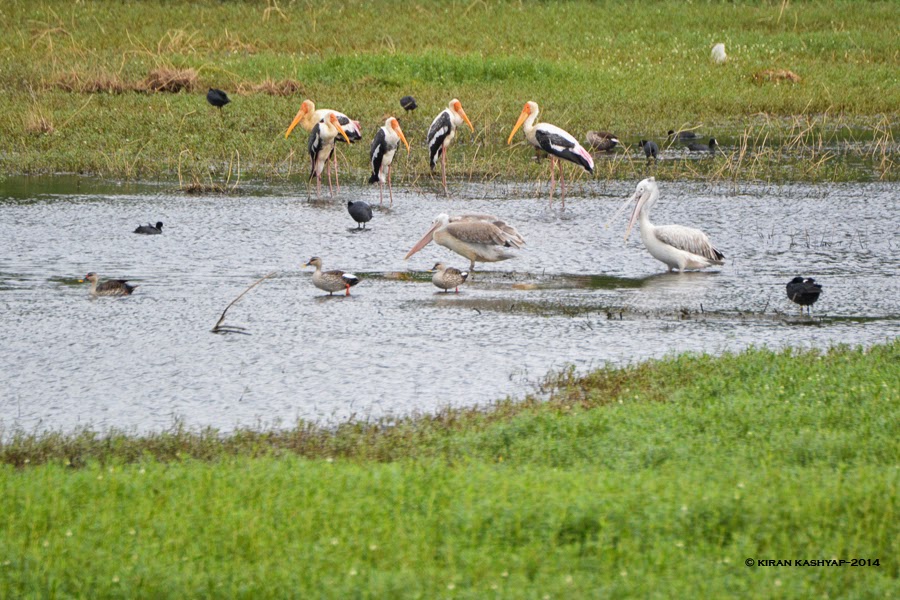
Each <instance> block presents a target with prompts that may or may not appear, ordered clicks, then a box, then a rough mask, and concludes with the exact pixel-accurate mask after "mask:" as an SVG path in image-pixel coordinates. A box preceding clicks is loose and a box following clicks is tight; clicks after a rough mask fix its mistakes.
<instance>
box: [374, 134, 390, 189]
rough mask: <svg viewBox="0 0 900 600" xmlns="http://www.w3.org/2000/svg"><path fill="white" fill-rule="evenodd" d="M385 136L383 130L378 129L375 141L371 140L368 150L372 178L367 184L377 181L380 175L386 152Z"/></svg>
mask: <svg viewBox="0 0 900 600" xmlns="http://www.w3.org/2000/svg"><path fill="white" fill-rule="evenodd" d="M387 150H388V147H387V136H386V135H385V133H384V129H381V128H380V127H379V128H378V133H376V134H375V139H374V140H372V147H371V148H370V149H369V163H370V164H371V165H372V176H371V177H369V183H376V182H377V181H378V174H379V173H381V162H382V161H383V160H384V155H385V153H386V152H387Z"/></svg>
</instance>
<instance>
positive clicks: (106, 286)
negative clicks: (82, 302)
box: [79, 271, 138, 297]
mask: <svg viewBox="0 0 900 600" xmlns="http://www.w3.org/2000/svg"><path fill="white" fill-rule="evenodd" d="M85 281H90V282H91V291H90V294H91V296H92V297H96V296H130V295H131V292H133V291H134V289H135V288H136V287H138V286H136V285H131V284H130V283H128V280H127V279H109V280H107V281H104V282H103V283H100V276H99V275H97V274H96V273H94V272H93V271H91V272H90V273H88V274H87V275H85V276H84V279H80V280H79V282H80V283H84V282H85Z"/></svg>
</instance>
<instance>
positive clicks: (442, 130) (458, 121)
mask: <svg viewBox="0 0 900 600" xmlns="http://www.w3.org/2000/svg"><path fill="white" fill-rule="evenodd" d="M463 123H465V124H466V125H468V126H469V129H471V130H472V133H475V127H474V126H473V125H472V122H471V121H469V117H468V116H466V111H464V110H463V107H462V104H460V102H459V100H457V99H456V98H454V99H453V100H451V101H450V103H449V104H448V105H447V108H445V109H444V110H442V111H441V112H440V113H438V116H436V117H435V118H434V121H432V122H431V127H429V128H428V137H427V138H426V142H427V143H428V162H429V164H430V165H431V171H432V172H434V167H435V165H436V164H437V159H438V154H440V155H441V183H442V184H443V185H444V193H445V194H447V195H450V192H448V191H447V147H448V146H449V145H450V142H452V141H453V138H454V137H456V128H457V127H459V126H460V125H462V124H463Z"/></svg>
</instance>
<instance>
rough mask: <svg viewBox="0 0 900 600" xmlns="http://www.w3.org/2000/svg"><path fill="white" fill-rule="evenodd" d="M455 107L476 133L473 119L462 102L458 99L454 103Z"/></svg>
mask: <svg viewBox="0 0 900 600" xmlns="http://www.w3.org/2000/svg"><path fill="white" fill-rule="evenodd" d="M453 108H454V109H455V110H456V112H457V113H459V116H461V117H462V118H463V121H465V122H466V125H468V126H469V129H471V130H472V133H475V126H474V125H472V121H470V120H469V117H468V116H467V115H466V111H464V110H463V107H462V103H461V102H460V101H459V100H457V101H456V102H454V103H453Z"/></svg>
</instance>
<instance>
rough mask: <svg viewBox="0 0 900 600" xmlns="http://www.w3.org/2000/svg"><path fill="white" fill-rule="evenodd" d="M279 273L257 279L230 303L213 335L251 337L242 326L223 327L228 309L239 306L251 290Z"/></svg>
mask: <svg viewBox="0 0 900 600" xmlns="http://www.w3.org/2000/svg"><path fill="white" fill-rule="evenodd" d="M277 273H278V271H272V272H271V273H269V274H268V275H265V276H264V277H261V278H259V279H257V280H256V281H254V282H253V283H252V284H251V285H250V287H248V288H247V289H246V290H244V291H243V292H241V294H240V295H239V296H238V297H237V298H235V299H234V300H232V301H231V303H229V304H228V306H226V307H225V310H223V311H222V316H221V317H219V320H218V321H216V324H215V325H214V326H213V328H212V330H211V331H212V332H213V333H243V334H244V335H250V334H249V333H247V332H246V331H245V329H246V328H244V327H240V326H238V325H222V321H224V320H225V313H227V312H228V309H229V308H231V307H232V306H234V305H235V304H237V302H238V300H240V299H241V298H243V297H244V296H245V295H246V294H247V292H249V291H250V290H252V289H253V288H255V287H256V286H258V285H259V284H261V283H262V282H263V281H265V280H266V279H269V278H270V277H273V276H274V275H276V274H277Z"/></svg>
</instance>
